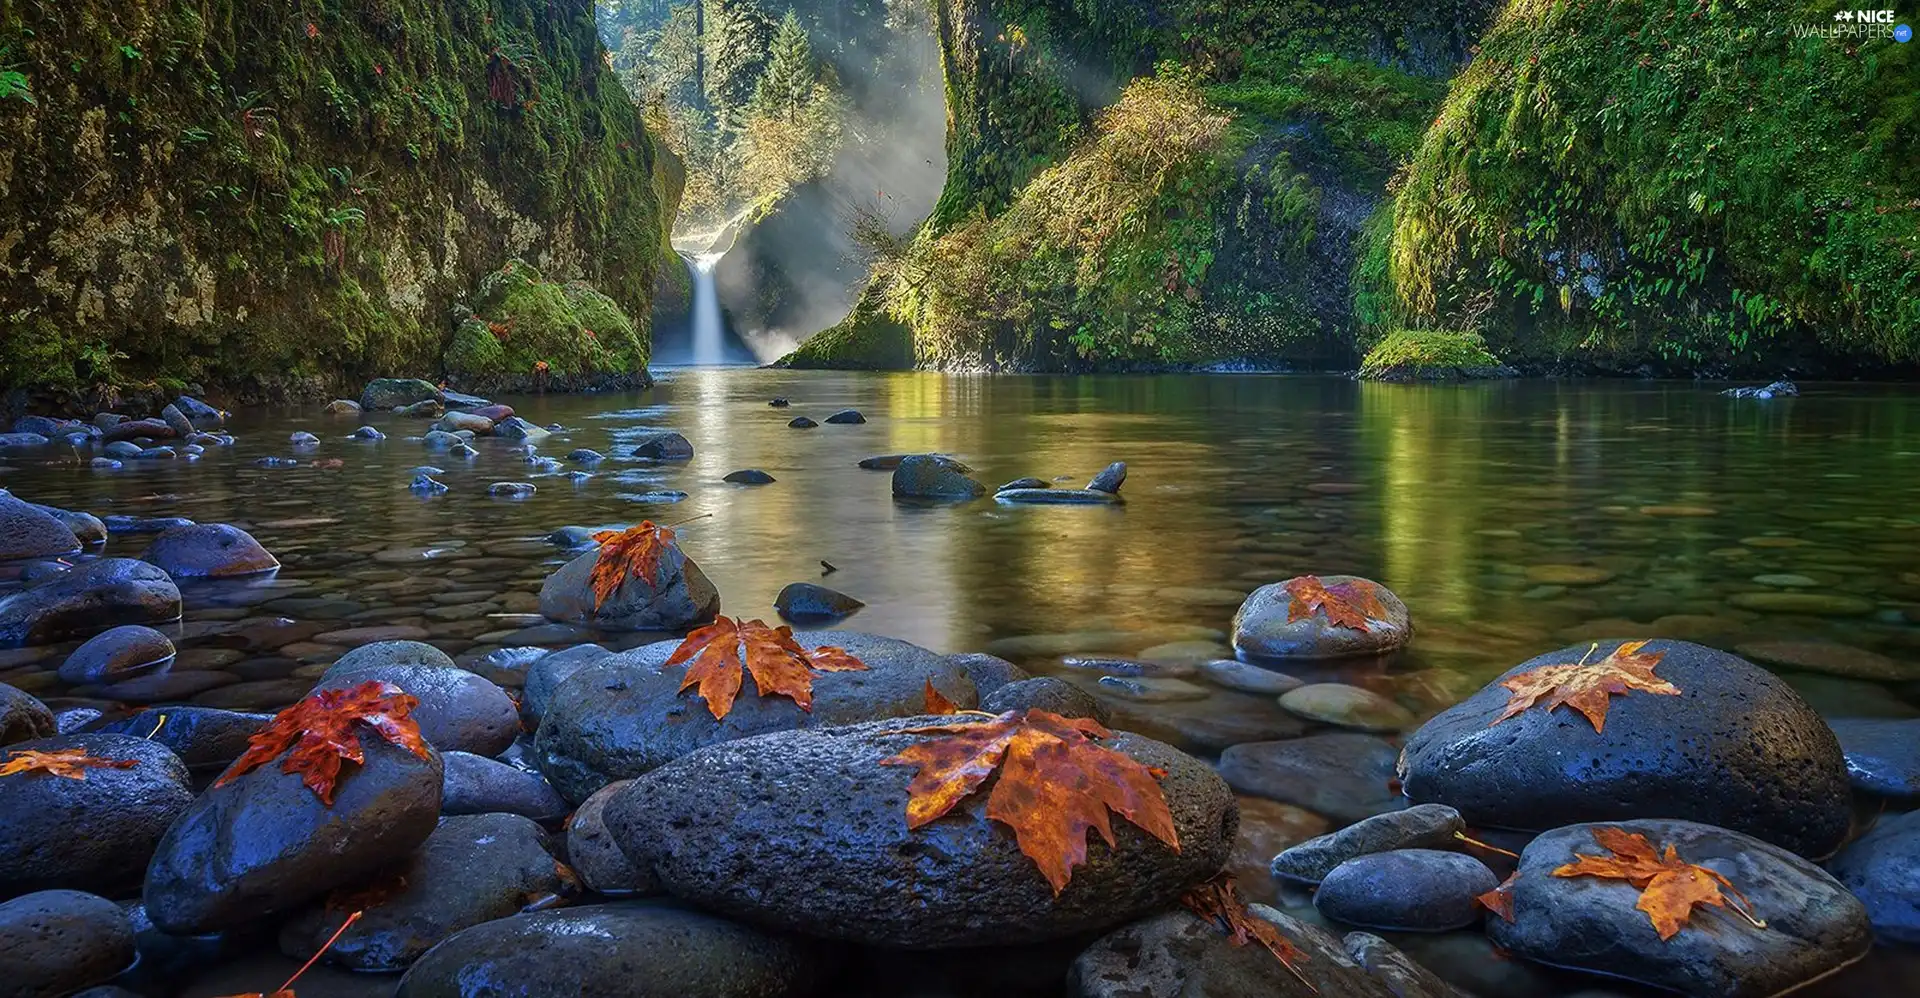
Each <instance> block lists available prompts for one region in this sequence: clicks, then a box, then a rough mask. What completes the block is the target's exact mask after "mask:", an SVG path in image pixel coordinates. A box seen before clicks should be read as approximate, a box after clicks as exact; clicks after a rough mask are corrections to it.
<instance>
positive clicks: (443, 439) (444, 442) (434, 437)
mask: <svg viewBox="0 0 1920 998" xmlns="http://www.w3.org/2000/svg"><path fill="white" fill-rule="evenodd" d="M420 442H421V443H422V444H424V445H426V448H427V449H428V450H453V449H455V448H457V447H462V446H465V444H466V441H464V440H462V439H460V438H459V437H457V436H454V435H453V434H451V433H448V432H447V431H445V430H428V431H427V432H426V434H425V435H424V436H422V437H421V438H420Z"/></svg>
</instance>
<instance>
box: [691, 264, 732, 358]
mask: <svg viewBox="0 0 1920 998" xmlns="http://www.w3.org/2000/svg"><path fill="white" fill-rule="evenodd" d="M684 255H685V257H686V260H687V269H688V270H689V271H691V272H692V273H693V362H694V363H695V364H698V365H702V366H710V365H714V364H719V363H721V362H722V361H724V360H725V359H726V349H725V347H724V345H723V344H722V341H721V330H720V293H719V292H718V291H715V290H714V287H713V268H714V267H716V266H718V265H719V263H720V258H721V257H722V256H725V255H726V254H725V252H724V251H723V252H720V253H687V254H684Z"/></svg>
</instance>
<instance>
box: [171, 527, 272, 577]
mask: <svg viewBox="0 0 1920 998" xmlns="http://www.w3.org/2000/svg"><path fill="white" fill-rule="evenodd" d="M140 557H141V559H142V560H144V561H149V562H152V563H153V564H155V565H158V566H160V567H161V568H162V569H164V570H165V571H166V573H167V574H168V575H171V576H173V577H174V578H176V579H230V578H238V577H241V576H247V575H260V574H262V573H265V572H271V571H274V570H276V569H278V568H279V567H280V561H279V559H277V558H275V557H274V556H273V555H272V554H271V553H269V552H268V551H267V549H266V548H264V547H262V546H261V545H260V542H259V541H256V540H254V539H253V535H252V534H249V533H247V532H246V531H244V530H241V529H240V528H239V527H235V526H232V525H230V524H225V523H196V524H194V525H193V526H190V527H174V528H173V529H171V530H168V531H165V532H164V533H162V534H161V535H160V536H158V537H155V538H154V539H153V544H152V545H151V546H149V547H148V548H147V551H146V553H145V554H143V555H141V556H140Z"/></svg>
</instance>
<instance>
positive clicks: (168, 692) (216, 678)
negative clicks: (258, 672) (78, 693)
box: [83, 672, 238, 703]
mask: <svg viewBox="0 0 1920 998" xmlns="http://www.w3.org/2000/svg"><path fill="white" fill-rule="evenodd" d="M237 681H238V677H236V676H232V675H229V674H227V673H224V672H155V673H149V674H148V675H144V676H134V677H133V678H131V679H123V680H121V681H119V682H117V683H112V684H110V685H106V686H88V687H83V689H85V690H87V691H89V692H91V693H93V694H95V695H97V696H99V697H101V698H102V699H106V700H114V701H117V702H119V703H165V702H171V701H175V700H185V699H187V698H188V697H191V696H194V695H196V694H199V693H205V692H206V691H208V690H214V689H219V688H220V687H222V686H230V685H232V684H233V683H235V682H237Z"/></svg>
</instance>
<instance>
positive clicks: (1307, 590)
mask: <svg viewBox="0 0 1920 998" xmlns="http://www.w3.org/2000/svg"><path fill="white" fill-rule="evenodd" d="M1284 586H1285V588H1286V590H1287V595H1288V596H1291V597H1293V598H1292V599H1291V600H1289V601H1288V603H1287V623H1289V624H1292V623H1295V622H1297V621H1301V620H1306V619H1307V618H1309V617H1312V616H1313V614H1314V612H1315V611H1319V612H1322V613H1325V614H1326V615H1327V623H1329V624H1332V625H1333V626H1335V627H1345V628H1348V629H1350V630H1355V631H1365V630H1369V629H1370V625H1369V624H1368V621H1369V620H1385V619H1386V618H1387V608H1386V606H1385V605H1384V604H1382V603H1381V602H1380V596H1379V594H1378V593H1377V592H1376V591H1375V586H1374V584H1373V583H1371V582H1368V581H1366V580H1364V579H1354V580H1352V581H1350V582H1340V583H1336V584H1334V585H1331V586H1329V585H1327V584H1325V583H1323V582H1321V581H1320V577H1319V576H1317V575H1302V576H1300V577H1299V578H1297V579H1288V580H1287V581H1286V582H1285V583H1284Z"/></svg>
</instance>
